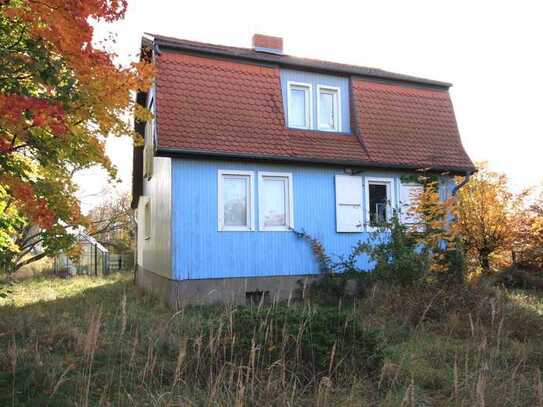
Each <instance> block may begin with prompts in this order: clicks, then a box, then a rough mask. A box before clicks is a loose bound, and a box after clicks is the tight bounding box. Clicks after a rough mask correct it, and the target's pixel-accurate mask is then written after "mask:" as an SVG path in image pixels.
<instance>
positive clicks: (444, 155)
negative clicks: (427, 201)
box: [156, 50, 473, 171]
mask: <svg viewBox="0 0 543 407" xmlns="http://www.w3.org/2000/svg"><path fill="white" fill-rule="evenodd" d="M156 68H157V79H156V85H157V86H156V104H157V105H156V106H157V126H158V129H157V136H158V137H157V140H158V152H159V153H161V154H169V153H173V152H176V153H187V154H189V153H190V154H198V153H202V154H212V155H223V154H224V155H230V156H240V157H255V158H271V159H278V160H299V161H314V162H329V163H334V162H335V163H351V164H352V165H361V166H362V165H364V166H381V167H385V166H391V167H407V168H423V167H424V168H427V167H431V168H433V169H439V170H452V171H471V170H472V169H473V164H472V162H471V161H470V159H469V157H468V156H467V154H466V153H465V151H464V149H463V147H462V144H461V142H460V137H459V134H458V129H457V126H456V120H455V116H454V111H453V108H452V104H451V101H450V98H449V94H448V91H447V90H446V88H436V87H434V88H429V87H428V88H420V87H415V86H413V85H408V84H405V83H392V82H390V83H386V84H385V83H375V82H371V81H369V80H367V79H360V78H357V77H352V89H351V92H352V98H351V99H352V103H353V106H352V107H351V111H352V113H351V114H353V115H354V117H353V118H352V119H353V120H352V121H353V133H352V134H335V133H326V132H317V131H301V130H292V129H288V128H287V127H286V126H285V119H284V118H285V115H284V109H283V101H282V96H281V84H280V75H279V66H263V65H258V64H255V63H243V62H240V61H239V60H227V59H217V58H210V57H206V56H196V55H188V54H183V53H179V52H171V51H167V50H161V52H160V54H158V55H157V57H156Z"/></svg>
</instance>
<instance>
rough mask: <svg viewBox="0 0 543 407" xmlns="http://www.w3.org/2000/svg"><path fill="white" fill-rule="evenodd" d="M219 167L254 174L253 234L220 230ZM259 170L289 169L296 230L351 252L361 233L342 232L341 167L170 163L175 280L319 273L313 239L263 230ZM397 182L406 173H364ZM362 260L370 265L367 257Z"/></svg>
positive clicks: (332, 250) (337, 251) (333, 249)
mask: <svg viewBox="0 0 543 407" xmlns="http://www.w3.org/2000/svg"><path fill="white" fill-rule="evenodd" d="M218 170H243V171H254V172H255V184H254V188H255V202H254V204H255V205H256V207H255V218H256V219H255V223H256V231H252V232H219V231H218V230H217V182H218ZM258 171H277V172H290V173H292V178H293V197H294V227H295V229H297V230H301V229H304V230H305V231H306V232H308V233H309V234H311V235H312V236H314V237H315V238H317V239H319V240H320V241H321V242H322V243H323V244H324V246H325V247H326V250H327V252H328V253H329V254H330V255H336V256H337V255H346V254H348V253H349V251H350V249H351V248H352V247H353V246H354V245H355V244H356V243H357V242H358V241H359V240H363V239H367V238H368V234H367V233H365V232H363V233H337V232H336V215H335V177H334V175H335V174H342V173H343V170H342V169H341V168H334V167H314V166H313V167H312V166H302V165H300V166H298V165H282V164H261V163H242V162H230V161H212V160H209V161H205V160H188V159H173V160H172V181H173V183H172V257H173V258H172V277H173V278H174V279H204V278H224V277H254V276H272V275H299V274H313V273H318V265H317V263H316V261H315V258H314V256H313V254H312V252H311V249H310V247H309V244H308V243H307V242H305V241H302V240H300V239H298V238H297V237H296V236H295V235H294V234H293V233H292V232H261V231H259V230H258V229H259V228H258V226H259V225H258V182H257V174H258ZM362 175H366V176H388V177H393V178H394V180H395V188H396V194H395V195H396V197H398V196H399V193H398V192H399V190H398V189H399V182H400V173H397V172H396V173H394V172H384V171H380V172H377V171H376V172H373V171H371V172H369V171H368V172H364V173H363V174H362ZM360 265H361V266H362V267H364V268H366V269H369V268H371V263H370V262H369V261H368V259H365V258H364V259H361V263H360Z"/></svg>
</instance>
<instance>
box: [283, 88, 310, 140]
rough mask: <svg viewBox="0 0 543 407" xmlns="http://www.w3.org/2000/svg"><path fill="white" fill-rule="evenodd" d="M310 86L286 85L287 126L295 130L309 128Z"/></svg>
mask: <svg viewBox="0 0 543 407" xmlns="http://www.w3.org/2000/svg"><path fill="white" fill-rule="evenodd" d="M311 99H312V97H311V85H310V84H307V83H299V82H289V83H288V125H289V127H294V128H297V129H309V128H311V121H312V108H311Z"/></svg>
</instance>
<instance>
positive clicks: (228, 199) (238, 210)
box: [223, 177, 248, 226]
mask: <svg viewBox="0 0 543 407" xmlns="http://www.w3.org/2000/svg"><path fill="white" fill-rule="evenodd" d="M247 197H248V179H247V178H242V177H225V178H224V181H223V202H224V225H225V226H248V225H247Z"/></svg>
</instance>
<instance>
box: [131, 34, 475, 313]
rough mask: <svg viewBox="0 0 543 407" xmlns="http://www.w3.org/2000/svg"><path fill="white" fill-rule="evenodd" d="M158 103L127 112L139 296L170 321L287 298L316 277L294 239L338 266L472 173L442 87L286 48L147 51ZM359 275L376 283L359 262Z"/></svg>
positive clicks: (267, 40) (194, 45) (150, 39)
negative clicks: (380, 225)
mask: <svg viewBox="0 0 543 407" xmlns="http://www.w3.org/2000/svg"><path fill="white" fill-rule="evenodd" d="M142 49H143V51H144V52H143V54H144V56H145V57H146V58H149V60H152V61H153V62H154V64H155V65H156V80H155V85H154V87H153V88H152V89H151V90H150V91H149V92H148V93H146V94H144V93H140V94H139V95H138V102H139V103H140V104H142V105H144V106H147V107H148V108H149V109H151V111H152V112H153V113H154V120H152V121H149V122H147V123H137V124H136V128H137V130H138V131H139V133H140V134H141V135H142V137H144V139H145V143H144V145H143V146H138V145H136V146H135V147H134V157H133V159H134V172H133V202H132V207H133V208H134V209H136V210H137V220H138V233H137V282H138V284H139V285H140V286H141V287H143V288H145V289H149V290H152V291H154V292H156V293H158V294H159V295H160V296H161V297H162V298H163V299H164V300H165V301H168V302H169V303H170V304H172V305H176V304H180V303H212V302H217V301H234V302H237V303H243V302H245V301H246V299H250V298H252V297H253V296H254V295H255V294H258V295H262V294H264V295H267V296H268V295H269V296H270V297H271V296H273V297H277V298H279V299H284V298H288V297H289V295H291V293H292V290H293V289H294V288H296V287H297V282H298V281H299V280H300V279H303V278H308V279H311V278H315V277H317V276H318V273H319V269H318V264H317V261H316V260H315V258H314V256H313V253H312V251H311V248H310V247H309V245H308V244H307V242H306V241H304V240H302V239H299V238H297V237H296V235H295V234H294V233H293V231H292V230H293V229H294V230H304V231H306V232H307V233H308V234H310V235H311V236H313V237H315V238H316V239H318V240H319V241H320V242H322V244H323V245H324V246H325V247H326V249H327V251H328V252H329V253H330V254H334V255H342V254H347V253H349V251H350V249H351V248H352V247H353V246H354V245H355V244H356V243H357V242H358V241H359V240H363V239H368V236H370V234H369V233H368V232H369V231H371V230H372V229H373V228H374V227H375V226H376V223H377V222H379V221H381V220H384V219H387V218H390V217H391V215H392V213H393V211H394V210H398V211H399V212H400V213H401V219H402V221H405V222H409V221H412V219H410V217H409V216H408V214H406V213H405V211H404V212H403V213H402V212H401V208H402V206H403V205H406V204H409V201H410V199H411V197H412V196H413V194H414V193H416V192H417V189H418V188H420V186H419V185H417V184H413V183H412V181H409V180H410V179H411V180H412V179H413V178H415V177H412V176H411V177H410V175H413V174H416V173H417V170H420V169H426V170H428V171H430V172H433V173H435V174H437V175H438V176H439V177H440V184H441V187H440V188H441V191H442V193H443V194H444V195H445V194H447V193H450V192H451V188H453V187H454V183H453V181H452V177H453V176H455V175H463V176H468V175H469V174H471V173H472V172H473V171H474V165H473V163H472V161H471V160H470V158H469V157H468V155H467V154H466V152H465V151H464V148H463V146H462V143H461V140H460V136H459V132H458V127H457V124H456V119H455V114H454V110H453V106H452V103H451V99H450V96H449V87H450V86H451V85H450V84H449V83H445V82H438V81H434V80H428V79H421V78H416V77H412V76H407V75H401V74H396V73H390V72H386V71H383V70H379V69H372V68H364V67H359V66H351V65H344V64H338V63H332V62H325V61H321V60H313V59H305V58H298V57H294V56H289V55H285V54H284V53H283V41H282V39H281V38H277V37H269V36H264V35H258V34H257V35H255V36H254V37H253V47H252V48H236V47H229V46H222V45H212V44H205V43H199V42H193V41H186V40H180V39H175V38H169V37H164V36H160V35H146V36H144V38H143V40H142ZM361 261H363V262H365V264H363V265H362V266H364V267H366V268H367V269H371V261H370V260H369V259H363V260H361Z"/></svg>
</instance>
